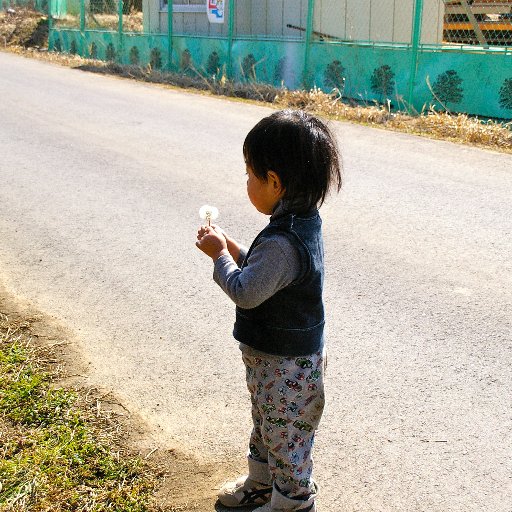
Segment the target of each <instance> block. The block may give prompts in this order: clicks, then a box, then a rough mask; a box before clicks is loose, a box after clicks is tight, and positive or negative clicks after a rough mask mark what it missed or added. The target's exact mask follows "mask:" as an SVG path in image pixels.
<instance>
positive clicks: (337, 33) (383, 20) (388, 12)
mask: <svg viewBox="0 0 512 512" xmlns="http://www.w3.org/2000/svg"><path fill="white" fill-rule="evenodd" d="M413 9H414V0H316V2H315V19H314V28H313V30H314V31H316V32H318V33H321V34H325V35H328V36H332V37H333V38H338V39H341V40H348V41H374V42H386V43H391V42H392V43H409V42H410V41H411V38H412V24H413ZM423 12H424V17H423V26H422V38H421V42H422V43H431V44H436V43H441V42H442V37H443V19H444V2H443V0H424V7H423Z"/></svg>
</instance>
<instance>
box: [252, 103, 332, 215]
mask: <svg viewBox="0 0 512 512" xmlns="http://www.w3.org/2000/svg"><path fill="white" fill-rule="evenodd" d="M243 150H244V158H245V162H246V164H247V165H248V166H249V167H250V169H251V171H252V172H253V173H254V174H255V176H256V177H257V178H258V179H260V180H262V181H267V174H268V173H269V171H273V172H274V173H275V174H277V176H278V177H279V179H280V181H281V185H282V187H283V189H284V195H283V199H284V200H285V201H287V204H288V205H289V207H290V208H292V209H293V210H295V211H307V210H309V209H311V208H314V207H317V206H321V205H322V203H323V202H324V200H325V197H326V195H327V193H328V192H329V190H330V189H331V188H332V187H334V188H335V189H336V191H339V190H340V188H341V182H342V179H341V163H340V159H339V156H338V149H337V146H336V142H335V139H334V137H333V136H332V134H331V132H330V131H329V129H328V128H327V126H325V124H324V123H323V122H322V121H320V119H318V118H316V117H313V116H311V115H309V114H307V113H306V112H303V111H301V110H281V111H279V112H275V113H274V114H271V115H270V116H268V117H265V118H264V119H262V120H261V121H260V122H259V123H258V124H257V125H256V126H255V127H254V128H253V129H252V130H251V131H250V132H249V133H248V134H247V137H246V138H245V142H244V149H243Z"/></svg>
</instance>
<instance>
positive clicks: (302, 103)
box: [274, 89, 512, 153]
mask: <svg viewBox="0 0 512 512" xmlns="http://www.w3.org/2000/svg"><path fill="white" fill-rule="evenodd" d="M274 103H275V104H276V105H278V106H280V107H285V108H301V109H304V110H308V111H310V112H315V113H316V114H320V115H325V116H328V117H330V118H332V119H342V120H347V121H353V122H357V123H363V124H368V125H373V126H381V127H384V128H389V129H392V130H396V131H401V132H405V133H411V134H416V135H424V136H428V137H433V138H436V139H443V140H450V141H454V142H459V143H463V144H470V145H476V146H479V147H483V148H488V149H494V150H499V151H504V152H510V153H512V131H511V128H512V123H510V122H509V123H501V122H498V121H493V120H489V121H483V120H480V119H478V118H475V117H471V116H468V115H467V114H451V113H449V112H437V111H435V110H429V111H427V112H423V113H421V114H418V115H414V116H412V115H409V114H407V113H404V112H393V111H391V110H389V109H388V108H386V107H385V106H382V105H370V106H351V105H348V104H346V103H343V102H342V101H340V99H339V95H338V94H336V93H332V94H327V93H324V92H322V91H321V90H319V89H313V90H311V91H309V92H308V91H282V92H281V93H280V94H279V95H278V96H277V97H276V99H275V102H274Z"/></svg>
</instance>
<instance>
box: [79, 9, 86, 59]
mask: <svg viewBox="0 0 512 512" xmlns="http://www.w3.org/2000/svg"><path fill="white" fill-rule="evenodd" d="M80 42H81V44H80V55H82V57H85V56H86V51H85V47H86V44H85V0H80Z"/></svg>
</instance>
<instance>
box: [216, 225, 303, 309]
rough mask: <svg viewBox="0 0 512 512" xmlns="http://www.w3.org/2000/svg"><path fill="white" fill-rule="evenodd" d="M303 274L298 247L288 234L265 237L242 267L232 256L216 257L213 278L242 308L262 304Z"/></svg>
mask: <svg viewBox="0 0 512 512" xmlns="http://www.w3.org/2000/svg"><path fill="white" fill-rule="evenodd" d="M299 275H300V259H299V254H298V252H297V250H296V249H295V248H294V247H293V246H292V244H291V243H290V241H289V240H288V238H286V237H285V236H279V235H277V236H275V237H271V238H266V239H262V240H261V241H260V243H258V245H257V246H256V247H254V249H253V250H252V252H251V255H250V256H249V259H248V261H247V266H245V267H244V268H243V269H240V268H239V267H238V265H237V263H236V262H235V261H234V260H233V258H232V257H231V256H230V255H224V256H221V257H220V258H218V259H217V261H216V262H215V266H214V271H213V279H214V280H215V282H216V283H217V284H218V285H219V286H220V287H221V288H222V290H224V292H225V293H226V294H227V295H228V297H229V298H230V299H231V300H232V301H233V302H234V303H235V304H236V305H237V306H239V307H241V308H243V309H251V308H255V307H256V306H259V305H260V304H261V303H262V302H264V301H266V300H267V299H269V298H270V297H272V295H274V294H275V293H276V292H278V291H279V290H281V289H283V288H284V287H285V286H288V285H289V284H290V283H292V282H293V281H294V280H295V279H297V278H298V277H299Z"/></svg>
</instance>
